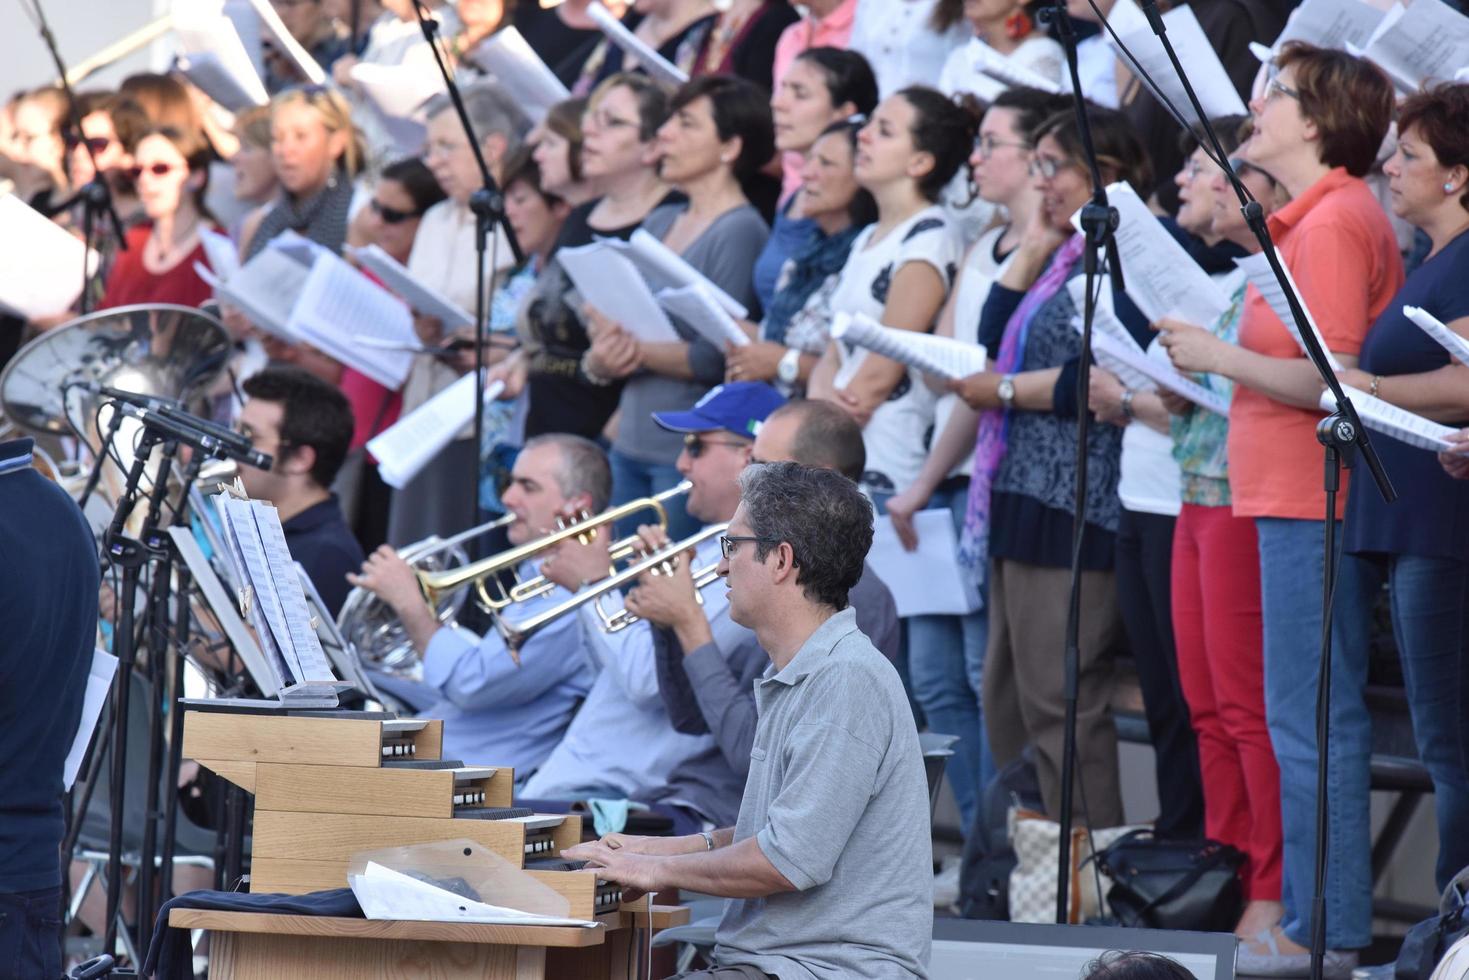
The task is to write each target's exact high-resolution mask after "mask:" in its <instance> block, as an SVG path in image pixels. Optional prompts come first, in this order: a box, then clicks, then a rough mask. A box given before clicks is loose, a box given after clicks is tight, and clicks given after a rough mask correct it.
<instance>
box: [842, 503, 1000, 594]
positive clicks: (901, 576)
mask: <svg viewBox="0 0 1469 980" xmlns="http://www.w3.org/2000/svg"><path fill="white" fill-rule="evenodd" d="M913 529H914V530H915V531H917V532H918V548H917V550H916V551H907V550H905V549H904V548H903V543H902V542H901V541H899V540H898V532H896V531H894V530H893V519H892V518H891V517H887V516H883V517H879V518H878V519H877V520H876V522H874V524H873V529H872V547H871V549H870V550H869V551H868V552H867V561H868V562H869V563H870V564H871V565H872V570H873V571H875V572H877V577H878V578H880V579H882V581H883V584H884V585H886V586H887V587H888V589H889V590H890V591H891V592H892V593H893V602H894V603H895V604H896V605H897V607H898V615H899V616H923V615H936V616H962V615H965V614H967V613H972V612H974V610H976V609H978V608H979V592H978V591H977V590H976V589H975V587H974V584H973V583H972V581H971V578H972V576H971V575H970V574H969V573H968V572H966V571H964V570H963V569H961V568H960V567H959V539H958V536H957V535H956V534H955V532H954V515H953V514H952V513H950V512H949V511H948V510H921V511H919V512H918V513H916V514H914V515H913Z"/></svg>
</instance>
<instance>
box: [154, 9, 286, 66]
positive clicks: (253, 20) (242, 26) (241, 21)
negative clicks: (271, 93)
mask: <svg viewBox="0 0 1469 980" xmlns="http://www.w3.org/2000/svg"><path fill="white" fill-rule="evenodd" d="M186 3H188V0H178V2H176V3H175V4H174V6H175V7H176V8H177V7H181V6H184V5H185V4H186ZM222 11H223V13H224V15H225V17H227V18H229V22H230V23H231V24H233V25H234V28H235V33H236V34H238V35H239V36H240V43H241V44H242V45H244V48H245V54H246V55H248V56H249V58H250V65H251V66H252V67H253V68H254V69H255V75H256V77H257V78H264V77H265V52H264V51H263V50H262V49H261V43H260V42H261V37H262V34H263V28H262V27H261V26H260V15H259V14H257V13H256V12H255V7H254V6H252V5H251V3H250V0H224V4H223V5H222ZM174 16H175V17H177V16H178V15H177V13H175V15H174Z"/></svg>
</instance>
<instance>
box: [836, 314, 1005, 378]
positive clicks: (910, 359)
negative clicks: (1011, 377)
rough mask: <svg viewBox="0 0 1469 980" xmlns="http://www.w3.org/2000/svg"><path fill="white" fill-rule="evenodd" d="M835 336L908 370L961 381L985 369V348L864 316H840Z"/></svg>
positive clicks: (838, 315) (837, 315) (837, 318)
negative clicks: (888, 325)
mask: <svg viewBox="0 0 1469 980" xmlns="http://www.w3.org/2000/svg"><path fill="white" fill-rule="evenodd" d="M831 335H832V337H833V338H834V339H836V340H844V341H846V342H847V343H849V344H855V345H857V346H859V347H864V348H866V349H867V350H870V351H872V352H873V353H874V354H881V355H882V356H883V357H886V358H889V359H891V360H894V361H897V362H898V363H899V364H902V365H905V366H907V367H911V368H916V369H918V370H919V371H925V372H927V373H929V374H932V375H936V376H937V377H940V378H947V379H950V380H955V381H957V380H958V379H959V378H967V377H969V376H970V375H971V374H978V373H979V372H980V371H983V370H984V365H985V357H986V353H985V349H984V347H982V346H981V345H979V344H966V343H964V342H963V341H962V340H955V339H953V338H952V337H935V336H934V335H933V334H926V333H918V332H917V331H914V330H897V329H895V328H893V327H887V326H883V325H882V324H881V323H878V322H877V321H876V320H874V319H872V318H871V317H870V316H867V315H866V314H863V313H856V314H851V313H840V312H839V313H837V314H836V316H835V317H834V318H833V319H832V325H831Z"/></svg>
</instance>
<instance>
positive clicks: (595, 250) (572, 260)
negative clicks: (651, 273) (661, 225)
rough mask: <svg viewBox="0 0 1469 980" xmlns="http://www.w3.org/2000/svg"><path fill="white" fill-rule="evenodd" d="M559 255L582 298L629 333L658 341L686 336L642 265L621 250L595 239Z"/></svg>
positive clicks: (641, 338) (564, 249)
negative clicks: (654, 290)
mask: <svg viewBox="0 0 1469 980" xmlns="http://www.w3.org/2000/svg"><path fill="white" fill-rule="evenodd" d="M619 244H620V243H619ZM556 258H557V259H558V260H560V262H561V267H562V268H563V269H565V270H566V274H567V275H568V276H569V277H570V278H571V281H572V283H573V284H574V285H575V286H576V291H577V292H578V293H580V294H581V298H582V300H583V301H584V302H585V303H586V304H587V305H588V306H590V307H591V308H592V309H594V310H596V311H597V312H598V313H601V314H602V315H603V316H605V317H607V318H608V319H609V320H612V321H614V322H616V323H619V324H621V325H622V328H623V329H624V330H626V331H627V332H628V333H630V334H632V335H633V336H635V337H637V338H638V339H639V340H646V341H651V342H654V343H658V342H667V341H678V340H681V339H682V338H681V337H679V335H678V331H677V330H675V329H674V328H673V324H672V323H670V322H669V321H668V315H667V314H666V313H664V312H663V307H661V306H659V305H658V300H657V299H655V298H654V297H653V293H652V290H650V289H649V288H648V284H647V283H646V282H645V281H644V280H643V275H642V273H640V272H639V271H638V267H637V266H636V265H634V264H633V261H632V259H629V258H628V257H627V256H626V255H624V254H623V253H622V252H621V251H618V250H617V249H613V248H610V247H608V245H607V244H606V243H605V242H592V243H591V244H590V245H580V246H578V247H576V248H563V249H561V250H560V251H558V252H557V253H556Z"/></svg>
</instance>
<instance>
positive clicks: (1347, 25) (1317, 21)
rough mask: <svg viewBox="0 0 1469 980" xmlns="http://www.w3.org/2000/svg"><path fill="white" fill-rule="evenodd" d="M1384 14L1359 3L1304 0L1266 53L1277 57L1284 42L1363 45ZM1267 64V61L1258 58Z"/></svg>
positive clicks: (1324, 45) (1320, 45)
mask: <svg viewBox="0 0 1469 980" xmlns="http://www.w3.org/2000/svg"><path fill="white" fill-rule="evenodd" d="M1382 15H1383V11H1381V10H1379V9H1377V8H1376V7H1373V6H1370V5H1368V4H1365V3H1361V2H1360V0H1305V2H1304V3H1302V4H1301V5H1300V6H1299V7H1297V8H1296V9H1294V10H1292V11H1291V13H1290V18H1289V19H1288V20H1287V21H1286V22H1285V29H1284V30H1282V31H1281V32H1280V35H1279V36H1278V37H1276V39H1275V41H1274V42H1273V43H1272V44H1271V45H1270V47H1269V48H1267V49H1266V50H1267V51H1268V52H1269V55H1270V57H1273V56H1274V55H1276V54H1278V53H1279V52H1280V49H1281V47H1282V46H1283V45H1284V44H1285V42H1287V41H1309V42H1311V43H1312V44H1314V45H1316V46H1317V47H1321V48H1337V49H1339V50H1340V49H1345V48H1346V46H1347V45H1348V44H1357V45H1363V44H1366V43H1367V39H1368V38H1370V37H1371V36H1372V32H1373V31H1374V30H1376V29H1377V25H1378V24H1379V23H1380V22H1381V21H1382ZM1260 60H1261V61H1266V60H1268V58H1261V59H1260Z"/></svg>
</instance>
